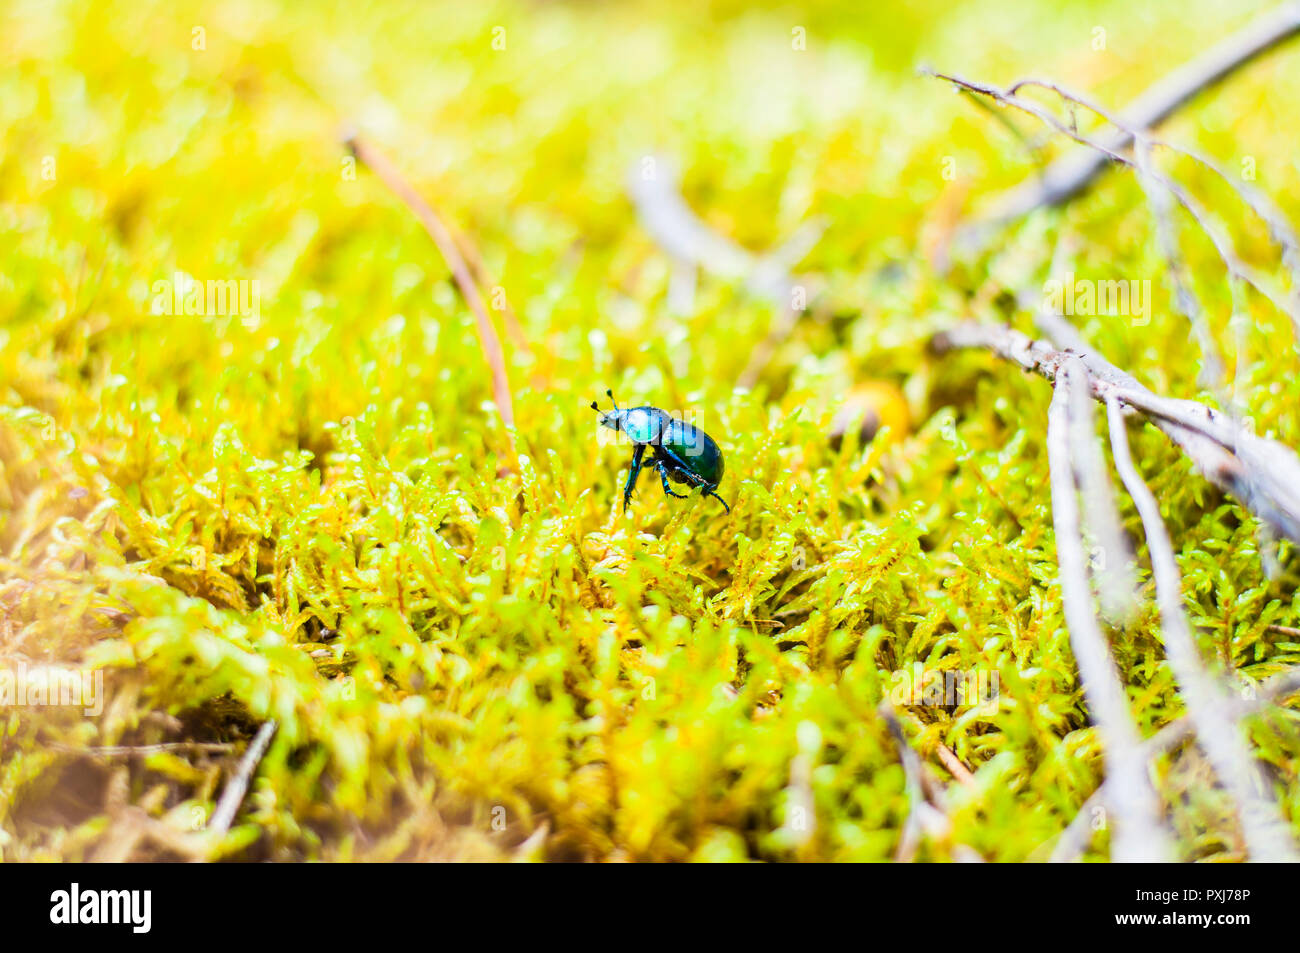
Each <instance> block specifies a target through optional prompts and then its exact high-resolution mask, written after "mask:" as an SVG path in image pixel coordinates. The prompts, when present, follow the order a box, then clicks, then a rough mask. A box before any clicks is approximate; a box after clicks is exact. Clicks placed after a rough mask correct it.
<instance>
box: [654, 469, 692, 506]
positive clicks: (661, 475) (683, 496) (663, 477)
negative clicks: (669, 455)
mask: <svg viewBox="0 0 1300 953" xmlns="http://www.w3.org/2000/svg"><path fill="white" fill-rule="evenodd" d="M655 467H656V468H657V469H658V470H659V479H660V480H662V481H663V484H664V492H665V493H667V494H668V495H669V496H675V497H677V499H679V500H684V499H686V494H685V493H674V492H673V491H672V490H671V489H669V488H668V468H667V467H666V466H664V462H663V461H662V460H658V459H657V460H655Z"/></svg>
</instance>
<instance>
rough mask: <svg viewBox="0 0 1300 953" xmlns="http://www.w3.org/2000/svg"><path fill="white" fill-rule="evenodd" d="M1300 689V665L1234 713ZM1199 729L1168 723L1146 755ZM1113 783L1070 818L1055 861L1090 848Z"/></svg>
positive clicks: (1186, 720)
mask: <svg viewBox="0 0 1300 953" xmlns="http://www.w3.org/2000/svg"><path fill="white" fill-rule="evenodd" d="M1296 692H1300V668H1296V669H1292V670H1291V671H1289V672H1283V673H1282V674H1281V675H1275V676H1273V677H1272V678H1270V679H1269V680H1268V681H1266V682H1264V683H1263V684H1262V685H1261V686H1260V687H1259V690H1258V693H1257V697H1256V699H1254V700H1251V701H1237V700H1235V699H1234V704H1233V708H1234V711H1233V714H1234V715H1235V716H1238V717H1240V716H1241V715H1249V714H1253V713H1256V712H1258V711H1260V710H1261V709H1263V708H1266V707H1267V706H1268V705H1270V704H1273V703H1274V702H1277V703H1281V702H1282V701H1283V700H1284V699H1285V698H1286V696H1288V695H1293V694H1295V693H1296ZM1195 731H1196V728H1195V726H1194V725H1193V724H1192V719H1191V718H1190V717H1189V716H1187V715H1184V716H1183V717H1182V718H1179V719H1178V720H1177V721H1173V722H1170V723H1169V724H1167V725H1165V726H1164V727H1163V728H1161V729H1160V730H1159V731H1157V732H1156V733H1155V734H1154V735H1152V736H1151V737H1150V738H1148V739H1147V740H1146V741H1144V742H1142V756H1143V757H1144V758H1146V759H1148V760H1150V759H1152V758H1158V757H1160V756H1161V755H1163V754H1168V753H1169V752H1170V751H1173V750H1174V749H1175V748H1177V747H1178V746H1179V745H1181V744H1183V743H1184V742H1185V741H1188V740H1189V739H1190V738H1191V737H1192V736H1193V734H1194V733H1195ZM1109 798H1110V782H1109V781H1108V780H1103V781H1102V782H1101V784H1100V785H1099V786H1098V787H1097V790H1095V791H1093V792H1092V796H1091V797H1089V798H1088V799H1087V800H1086V801H1084V802H1083V804H1082V806H1080V808H1079V810H1078V811H1077V812H1075V815H1074V820H1072V821H1070V823H1069V824H1068V825H1066V828H1065V830H1064V831H1062V832H1061V835H1060V837H1059V838H1058V839H1057V841H1056V847H1055V848H1054V849H1053V851H1052V856H1051V862H1052V863H1070V862H1072V861H1075V860H1078V859H1079V857H1081V856H1082V855H1083V852H1084V851H1085V850H1087V849H1088V844H1089V843H1091V841H1092V835H1093V830H1092V823H1091V822H1092V818H1093V815H1094V813H1095V811H1096V810H1097V809H1098V808H1101V807H1103V806H1104V805H1105V804H1107V803H1108V802H1109Z"/></svg>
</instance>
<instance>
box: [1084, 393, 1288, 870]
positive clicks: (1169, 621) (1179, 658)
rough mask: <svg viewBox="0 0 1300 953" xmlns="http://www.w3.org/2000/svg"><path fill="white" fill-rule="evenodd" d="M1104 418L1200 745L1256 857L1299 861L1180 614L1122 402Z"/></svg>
mask: <svg viewBox="0 0 1300 953" xmlns="http://www.w3.org/2000/svg"><path fill="white" fill-rule="evenodd" d="M1106 414H1107V420H1108V422H1109V425H1110V442H1111V451H1112V453H1113V455H1114V458H1115V469H1116V470H1118V471H1119V474H1120V479H1121V480H1122V481H1123V482H1124V487H1125V489H1127V490H1128V493H1129V496H1131V497H1132V498H1133V502H1134V504H1135V505H1136V506H1137V510H1138V515H1139V516H1140V517H1141V518H1142V528H1143V530H1144V531H1145V532H1146V537H1147V549H1148V551H1149V552H1150V554H1151V573H1152V575H1153V576H1154V577H1155V583H1156V602H1157V603H1158V604H1159V606H1160V625H1161V629H1162V631H1163V634H1164V644H1165V655H1166V656H1167V658H1168V659H1169V665H1170V667H1171V668H1172V669H1173V672H1174V678H1175V679H1177V681H1178V687H1179V689H1180V691H1181V693H1182V696H1183V700H1184V702H1186V704H1187V712H1188V716H1189V717H1190V718H1191V720H1192V724H1193V725H1194V726H1195V728H1196V734H1197V737H1198V739H1199V741H1200V744H1201V746H1202V747H1203V748H1204V749H1205V753H1206V754H1207V755H1209V758H1210V763H1211V764H1212V765H1213V766H1214V770H1215V773H1216V774H1217V775H1218V776H1219V780H1220V782H1222V784H1223V786H1224V787H1225V788H1227V789H1228V792H1229V793H1230V794H1231V795H1232V797H1233V800H1234V801H1235V802H1236V803H1237V805H1238V808H1239V811H1240V818H1241V827H1242V832H1243V834H1244V835H1245V838H1246V845H1247V847H1248V849H1249V850H1250V854H1251V856H1252V857H1253V858H1254V859H1256V860H1265V861H1270V862H1279V861H1291V862H1294V861H1297V860H1300V857H1298V856H1297V855H1296V852H1295V849H1294V847H1293V846H1292V845H1291V833H1290V831H1288V830H1287V827H1286V822H1285V820H1284V819H1283V817H1282V813H1281V811H1280V810H1279V809H1278V806H1277V804H1276V803H1275V802H1274V801H1273V800H1272V799H1271V798H1269V797H1267V796H1265V795H1264V793H1263V792H1262V791H1261V790H1260V784H1259V776H1258V769H1257V767H1256V765H1255V763H1254V759H1253V758H1252V757H1251V755H1250V750H1249V748H1248V747H1247V743H1246V731H1245V728H1244V726H1242V725H1241V724H1240V723H1239V722H1238V720H1237V719H1234V718H1233V717H1231V715H1230V714H1229V708H1230V705H1229V701H1230V699H1229V697H1228V692H1227V690H1226V689H1225V688H1224V686H1223V685H1221V684H1220V683H1219V681H1218V680H1217V679H1215V678H1214V677H1213V676H1212V675H1210V673H1209V672H1207V671H1206V670H1205V667H1204V665H1203V664H1202V662H1201V657H1200V654H1199V653H1198V651H1197V649H1196V643H1195V641H1193V639H1192V632H1191V627H1190V626H1189V625H1188V622H1187V615H1186V613H1185V612H1184V611H1183V593H1182V581H1181V580H1182V575H1181V573H1180V572H1179V571H1178V562H1177V560H1176V559H1175V558H1174V550H1173V545H1172V544H1171V543H1170V541H1169V532H1168V530H1167V529H1166V528H1165V523H1164V520H1163V519H1162V518H1161V516H1160V504H1159V503H1158V502H1156V498H1155V496H1154V495H1153V494H1152V492H1151V490H1150V488H1149V487H1148V486H1147V485H1146V481H1145V480H1143V479H1142V475H1141V474H1140V473H1138V471H1137V467H1135V466H1134V465H1133V457H1132V454H1131V452H1130V450H1129V445H1128V433H1127V431H1126V429H1125V424H1124V417H1123V414H1122V413H1121V412H1120V405H1119V402H1118V401H1116V400H1114V399H1111V400H1108V401H1107V402H1106Z"/></svg>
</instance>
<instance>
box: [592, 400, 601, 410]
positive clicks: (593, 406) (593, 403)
mask: <svg viewBox="0 0 1300 953" xmlns="http://www.w3.org/2000/svg"><path fill="white" fill-rule="evenodd" d="M591 409H592V410H600V404H598V403H596V402H595V401H594V400H593V401H592V402H591Z"/></svg>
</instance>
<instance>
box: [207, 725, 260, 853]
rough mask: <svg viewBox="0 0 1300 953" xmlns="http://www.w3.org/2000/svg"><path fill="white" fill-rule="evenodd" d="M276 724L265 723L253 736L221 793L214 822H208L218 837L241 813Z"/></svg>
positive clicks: (214, 813)
mask: <svg viewBox="0 0 1300 953" xmlns="http://www.w3.org/2000/svg"><path fill="white" fill-rule="evenodd" d="M275 729H276V723H275V722H274V721H268V722H265V723H264V724H263V725H262V727H261V728H259V729H258V730H257V734H256V735H254V736H253V740H252V742H251V743H250V744H249V746H248V750H247V751H245V752H244V756H243V757H242V758H240V759H239V766H238V767H237V768H236V769H235V773H234V774H233V775H232V776H231V778H230V780H229V781H228V782H227V783H226V788H225V790H224V791H222V792H221V799H220V800H219V801H217V809H216V810H215V811H213V812H212V820H211V821H209V822H208V830H209V831H211V832H212V833H213V834H215V835H216V836H217V837H223V836H225V834H226V832H227V831H229V830H230V825H231V824H232V823H233V822H234V820H235V815H236V814H237V813H239V805H241V804H243V803H244V795H245V794H246V793H247V792H248V782H249V781H250V780H251V779H252V777H253V772H254V771H256V770H257V766H258V764H259V763H260V762H261V760H262V756H263V755H264V754H266V748H267V746H268V745H269V744H270V743H271V737H272V736H273V735H274V734H275Z"/></svg>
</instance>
